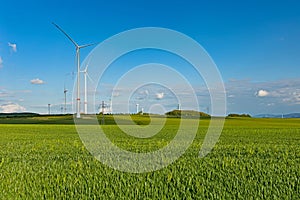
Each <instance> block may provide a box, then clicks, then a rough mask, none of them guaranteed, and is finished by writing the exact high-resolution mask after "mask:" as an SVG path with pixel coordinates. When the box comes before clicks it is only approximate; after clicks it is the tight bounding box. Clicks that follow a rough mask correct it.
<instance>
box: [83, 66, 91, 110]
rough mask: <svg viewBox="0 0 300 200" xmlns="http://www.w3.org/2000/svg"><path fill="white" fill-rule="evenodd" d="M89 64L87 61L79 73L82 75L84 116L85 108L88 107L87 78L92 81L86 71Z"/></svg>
mask: <svg viewBox="0 0 300 200" xmlns="http://www.w3.org/2000/svg"><path fill="white" fill-rule="evenodd" d="M89 63H90V61H88V63H87V65H86V67H85V69H84V70H83V71H81V72H82V73H83V75H84V114H88V111H87V110H88V108H87V107H88V105H87V78H89V79H90V80H91V81H93V80H92V79H91V77H90V76H89V74H88V71H87V70H88V67H89Z"/></svg>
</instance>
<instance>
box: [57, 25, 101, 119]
mask: <svg viewBox="0 0 300 200" xmlns="http://www.w3.org/2000/svg"><path fill="white" fill-rule="evenodd" d="M52 24H53V25H54V26H55V27H56V28H57V29H58V30H60V31H61V32H62V33H63V34H64V35H65V36H66V37H67V38H68V39H69V40H70V41H71V42H72V43H73V44H74V46H75V48H76V58H77V98H76V101H77V107H76V110H77V111H76V118H80V49H81V48H84V47H88V46H92V45H94V44H95V43H92V44H85V45H78V44H77V43H76V42H75V41H74V40H73V39H72V38H71V37H70V36H69V35H68V34H67V33H66V32H65V31H64V30H63V29H62V28H60V27H59V26H58V25H57V24H55V23H54V22H52Z"/></svg>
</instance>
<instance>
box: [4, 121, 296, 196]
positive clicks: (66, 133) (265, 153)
mask: <svg viewBox="0 0 300 200" xmlns="http://www.w3.org/2000/svg"><path fill="white" fill-rule="evenodd" d="M5 120H6V121H5ZM16 120H19V121H18V122H16ZM43 120H44V121H43ZM51 120H52V121H51ZM134 120H135V121H136V122H137V123H138V124H147V123H148V121H149V119H148V118H147V117H138V116H137V117H135V118H134ZM191 120H195V119H191ZM50 122H51V123H50ZM107 122H109V120H108V119H107ZM178 122H179V119H176V118H174V119H168V120H167V124H166V125H165V127H164V128H163V130H162V131H161V132H160V133H159V134H157V136H155V137H153V138H150V139H133V138H131V137H128V136H125V135H124V133H122V132H121V131H120V129H119V128H118V127H117V126H116V125H104V130H105V131H106V134H107V136H108V137H109V138H110V139H111V140H112V141H113V142H114V143H115V144H116V145H118V146H120V147H122V148H124V149H127V150H130V151H135V152H140V151H152V150H155V149H159V148H161V147H163V146H165V145H167V144H168V142H169V141H170V140H172V138H173V137H174V130H176V128H177V127H178ZM0 123H8V124H0V188H1V190H0V199H300V119H251V118H249V119H243V118H231V119H226V122H225V127H224V129H223V132H222V135H221V137H220V139H219V141H218V143H217V145H216V146H215V148H214V150H213V151H212V152H211V153H210V154H208V155H207V156H206V157H205V158H202V159H200V158H199V157H198V154H199V150H200V148H201V144H202V142H203V139H204V136H205V133H206V130H207V127H208V124H209V119H204V120H200V127H199V130H198V133H197V136H196V138H195V140H194V142H193V144H192V145H191V146H190V148H189V149H188V150H187V151H186V152H185V154H184V155H183V156H182V157H180V158H179V159H178V160H177V161H176V162H174V163H173V164H171V165H170V166H168V167H166V168H163V169H161V170H159V171H154V172H149V173H143V174H133V173H124V172H119V171H116V170H114V169H111V168H109V167H107V166H105V165H104V164H102V163H100V162H99V161H97V160H96V159H95V158H94V157H93V156H91V154H90V153H89V152H88V151H87V150H86V149H85V147H84V146H83V144H82V142H81V140H80V138H79V136H78V133H77V132H76V129H75V126H74V125H73V124H72V119H71V118H70V116H68V118H66V117H65V118H64V117H53V118H52V119H46V118H43V119H41V118H34V119H2V121H0ZM26 123H27V124H26ZM30 123H37V124H30ZM45 123H48V124H45Z"/></svg>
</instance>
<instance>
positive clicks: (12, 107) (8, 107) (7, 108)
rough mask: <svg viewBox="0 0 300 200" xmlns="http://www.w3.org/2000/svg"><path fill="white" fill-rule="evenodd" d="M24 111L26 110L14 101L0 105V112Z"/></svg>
mask: <svg viewBox="0 0 300 200" xmlns="http://www.w3.org/2000/svg"><path fill="white" fill-rule="evenodd" d="M24 111H26V108H24V107H23V106H20V105H19V104H15V103H7V104H2V105H0V112H2V113H14V112H24Z"/></svg>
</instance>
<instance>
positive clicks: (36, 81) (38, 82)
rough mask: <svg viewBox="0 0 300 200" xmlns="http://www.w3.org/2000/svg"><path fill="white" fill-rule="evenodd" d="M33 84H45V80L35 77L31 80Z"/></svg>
mask: <svg viewBox="0 0 300 200" xmlns="http://www.w3.org/2000/svg"><path fill="white" fill-rule="evenodd" d="M30 83H31V84H33V85H42V84H45V81H43V80H41V79H39V78H35V79H32V80H31V81H30Z"/></svg>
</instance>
